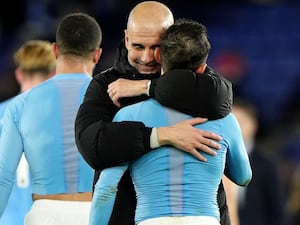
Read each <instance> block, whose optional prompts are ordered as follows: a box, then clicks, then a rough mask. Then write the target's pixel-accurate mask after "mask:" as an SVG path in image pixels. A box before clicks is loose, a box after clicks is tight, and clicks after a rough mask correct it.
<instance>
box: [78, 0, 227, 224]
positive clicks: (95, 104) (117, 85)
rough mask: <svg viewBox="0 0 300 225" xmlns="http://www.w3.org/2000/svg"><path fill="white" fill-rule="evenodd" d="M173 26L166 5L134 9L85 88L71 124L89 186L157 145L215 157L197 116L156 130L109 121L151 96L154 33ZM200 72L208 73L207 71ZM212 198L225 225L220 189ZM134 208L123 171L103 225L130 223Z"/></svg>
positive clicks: (155, 72)
mask: <svg viewBox="0 0 300 225" xmlns="http://www.w3.org/2000/svg"><path fill="white" fill-rule="evenodd" d="M173 23H174V18H173V14H172V12H171V11H170V9H169V8H168V7H167V6H166V5H164V4H162V3H160V2H157V1H145V2H141V3H139V4H137V5H136V6H135V7H134V8H133V9H132V10H131V12H130V14H129V17H128V21H127V28H126V29H125V31H124V33H125V36H124V39H123V40H122V41H121V42H120V45H119V47H118V50H117V55H116V58H115V62H114V66H113V67H111V68H109V69H107V70H105V71H103V72H102V73H100V74H98V75H96V76H94V77H93V79H92V81H91V83H90V85H89V87H88V89H87V92H86V94H85V98H84V101H83V103H82V104H81V106H80V108H79V110H78V113H77V117H76V121H75V138H76V143H77V147H78V149H79V151H80V153H81V154H82V156H83V157H84V159H85V160H86V161H87V162H88V163H89V165H90V166H91V167H93V168H94V169H95V176H94V184H95V182H96V180H97V179H98V177H99V174H100V173H101V171H102V170H103V169H104V168H108V167H112V166H116V165H118V164H119V163H123V162H127V161H131V160H134V159H137V158H138V157H139V156H142V155H144V154H146V153H148V152H149V151H151V150H154V149H156V148H157V147H159V146H163V145H173V146H174V147H176V148H178V149H181V150H183V151H186V152H189V153H191V154H192V155H193V156H195V157H197V158H198V159H200V160H204V161H205V160H206V159H205V157H204V156H203V154H201V153H200V152H199V151H198V150H199V149H200V150H202V151H204V152H206V153H208V154H211V155H215V154H216V153H215V151H214V150H213V149H212V148H214V149H220V145H219V144H218V143H217V142H215V140H217V141H218V140H221V138H220V137H219V136H218V135H216V134H214V133H212V132H209V131H204V130H199V129H196V128H195V127H193V125H196V124H199V123H202V122H205V121H206V120H207V119H205V118H199V117H197V118H193V119H189V120H184V121H182V122H179V123H177V124H175V125H172V126H168V127H166V126H165V127H159V128H155V127H147V126H145V124H144V123H142V122H136V121H123V122H112V119H113V117H114V115H115V114H116V112H117V111H118V110H119V109H120V107H124V106H127V105H130V104H133V103H137V102H140V101H141V100H145V99H147V98H149V95H150V96H153V93H154V92H155V91H154V87H155V83H156V82H155V81H156V79H157V78H158V77H159V76H160V74H161V71H160V69H161V66H160V63H159V62H158V61H157V59H156V58H155V57H154V53H155V52H156V51H157V49H159V45H160V34H161V33H162V31H164V30H165V29H167V28H168V27H169V26H170V25H172V24H173ZM205 72H207V73H213V71H212V70H211V69H210V68H208V67H207V71H205ZM226 94H228V93H226ZM225 98H226V97H225ZM210 103H211V107H212V108H213V109H215V111H217V113H216V114H218V116H224V115H226V114H228V112H230V110H231V108H230V104H225V106H224V107H219V106H220V105H219V104H220V103H219V102H213V101H211V102H210ZM206 104H207V101H205V102H203V105H204V107H205V105H206ZM145 166H146V165H145ZM218 193H219V194H218V202H219V206H220V211H221V218H222V219H221V223H222V225H229V224H230V221H229V217H228V211H227V205H226V197H225V194H224V189H223V186H222V184H220V188H219V192H218ZM135 207H136V196H135V191H134V187H133V184H132V181H131V179H130V176H129V172H128V171H126V172H125V174H124V175H123V176H122V179H121V181H120V183H119V184H118V192H117V196H116V202H115V204H114V210H113V213H112V216H111V218H110V221H109V224H110V225H119V224H120V223H122V224H123V225H133V224H135V222H134V214H135Z"/></svg>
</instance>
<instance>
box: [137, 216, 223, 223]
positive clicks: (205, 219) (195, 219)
mask: <svg viewBox="0 0 300 225" xmlns="http://www.w3.org/2000/svg"><path fill="white" fill-rule="evenodd" d="M158 224H159V225H220V222H219V221H218V220H217V219H216V218H215V217H210V216H179V217H178V216H175V217H157V218H152V219H147V220H144V221H142V222H141V223H139V224H138V225H158Z"/></svg>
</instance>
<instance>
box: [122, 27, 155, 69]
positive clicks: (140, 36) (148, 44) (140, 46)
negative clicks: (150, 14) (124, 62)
mask: <svg viewBox="0 0 300 225" xmlns="http://www.w3.org/2000/svg"><path fill="white" fill-rule="evenodd" d="M150 30H151V29H150ZM150 30H145V29H144V30H138V31H137V30H135V31H133V30H125V43H126V48H127V50H128V56H127V57H128V61H129V63H130V65H132V66H133V67H135V68H136V69H137V70H138V71H139V73H143V74H154V73H160V63H159V62H158V59H156V58H155V55H156V54H155V51H157V49H158V48H159V44H160V41H159V39H160V31H159V30H156V31H154V32H153V31H152V32H150Z"/></svg>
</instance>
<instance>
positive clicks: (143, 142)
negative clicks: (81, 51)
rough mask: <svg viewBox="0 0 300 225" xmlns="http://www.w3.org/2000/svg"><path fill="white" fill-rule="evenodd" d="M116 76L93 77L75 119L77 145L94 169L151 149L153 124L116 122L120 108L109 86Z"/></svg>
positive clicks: (122, 160)
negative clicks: (114, 100)
mask: <svg viewBox="0 0 300 225" xmlns="http://www.w3.org/2000/svg"><path fill="white" fill-rule="evenodd" d="M109 79H110V80H109ZM114 79H115V78H114V77H112V76H109V75H108V76H101V75H100V76H95V77H94V78H93V80H92V81H91V83H90V84H89V87H88V89H87V91H86V94H85V98H84V101H83V103H82V104H81V106H80V108H79V110H78V113H77V116H76V120H75V138H76V144H77V147H78V149H79V151H80V153H81V154H82V156H83V157H84V158H85V160H86V161H87V162H88V163H89V165H90V166H92V167H93V168H94V169H103V168H107V167H111V166H115V165H118V164H120V163H123V162H126V161H131V160H133V159H136V158H138V157H139V156H141V155H143V154H144V153H145V152H147V151H148V150H150V134H151V128H147V127H145V126H144V124H143V123H141V122H120V123H119V122H112V119H113V116H114V115H115V113H116V112H117V110H118V108H117V107H116V106H115V105H114V104H113V102H112V101H111V100H110V98H109V95H108V93H107V87H108V84H109V83H111V82H112V81H113V80H114Z"/></svg>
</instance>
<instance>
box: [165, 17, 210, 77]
mask: <svg viewBox="0 0 300 225" xmlns="http://www.w3.org/2000/svg"><path fill="white" fill-rule="evenodd" d="M210 49H211V46H210V43H209V40H208V36H207V30H206V27H205V26H204V25H202V24H200V23H198V22H196V21H193V20H188V19H178V20H177V21H176V22H175V23H174V24H173V25H172V26H170V27H169V28H168V29H167V30H166V31H165V32H163V33H162V35H161V42H160V55H161V65H162V68H163V70H164V72H166V71H169V70H171V69H190V70H192V71H196V70H197V68H198V67H199V66H200V65H201V64H204V63H206V60H207V57H208V53H209V51H210Z"/></svg>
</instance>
